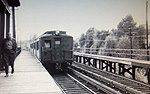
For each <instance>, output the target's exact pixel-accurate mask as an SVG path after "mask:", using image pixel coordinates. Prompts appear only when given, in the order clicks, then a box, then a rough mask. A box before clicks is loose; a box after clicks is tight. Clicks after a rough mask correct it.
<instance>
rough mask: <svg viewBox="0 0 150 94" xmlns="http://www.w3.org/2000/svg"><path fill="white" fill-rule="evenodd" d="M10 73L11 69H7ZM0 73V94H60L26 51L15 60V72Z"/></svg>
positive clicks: (44, 71)
mask: <svg viewBox="0 0 150 94" xmlns="http://www.w3.org/2000/svg"><path fill="white" fill-rule="evenodd" d="M9 71H10V72H11V67H9ZM4 76H5V72H2V73H0V94H62V92H61V90H60V89H59V87H58V86H57V85H56V83H55V82H54V80H53V78H52V77H51V76H50V75H49V74H48V72H47V71H46V70H45V69H44V67H43V66H42V65H41V64H40V62H39V61H38V60H37V59H36V58H35V57H34V56H32V55H31V54H30V53H29V52H28V51H22V52H21V54H20V55H19V56H18V57H17V58H16V60H15V72H14V74H11V73H9V76H8V77H4Z"/></svg>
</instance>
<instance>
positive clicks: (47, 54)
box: [42, 39, 52, 62]
mask: <svg viewBox="0 0 150 94" xmlns="http://www.w3.org/2000/svg"><path fill="white" fill-rule="evenodd" d="M42 50H43V54H42V57H43V60H44V61H45V62H49V61H51V53H52V52H51V40H50V39H44V41H43V48H42Z"/></svg>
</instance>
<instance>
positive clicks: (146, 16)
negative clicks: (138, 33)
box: [146, 1, 149, 61]
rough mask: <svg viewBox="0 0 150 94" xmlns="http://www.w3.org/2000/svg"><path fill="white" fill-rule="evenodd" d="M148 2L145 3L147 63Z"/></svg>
mask: <svg viewBox="0 0 150 94" xmlns="http://www.w3.org/2000/svg"><path fill="white" fill-rule="evenodd" d="M147 15H148V1H146V50H147V61H148V60H149V51H148V16H147Z"/></svg>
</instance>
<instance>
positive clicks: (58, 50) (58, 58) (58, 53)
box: [54, 38, 62, 61]
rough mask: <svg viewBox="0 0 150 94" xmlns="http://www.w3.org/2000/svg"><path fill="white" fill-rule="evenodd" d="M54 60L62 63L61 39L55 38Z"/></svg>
mask: <svg viewBox="0 0 150 94" xmlns="http://www.w3.org/2000/svg"><path fill="white" fill-rule="evenodd" d="M54 51H55V52H54V60H55V61H61V60H62V52H61V38H55V42H54Z"/></svg>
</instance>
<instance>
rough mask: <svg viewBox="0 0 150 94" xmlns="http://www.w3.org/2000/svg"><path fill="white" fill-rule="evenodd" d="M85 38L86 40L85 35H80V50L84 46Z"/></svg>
mask: <svg viewBox="0 0 150 94" xmlns="http://www.w3.org/2000/svg"><path fill="white" fill-rule="evenodd" d="M85 38H86V37H85V35H84V34H82V35H81V37H80V39H79V45H80V47H81V48H82V47H83V46H84V45H85Z"/></svg>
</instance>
